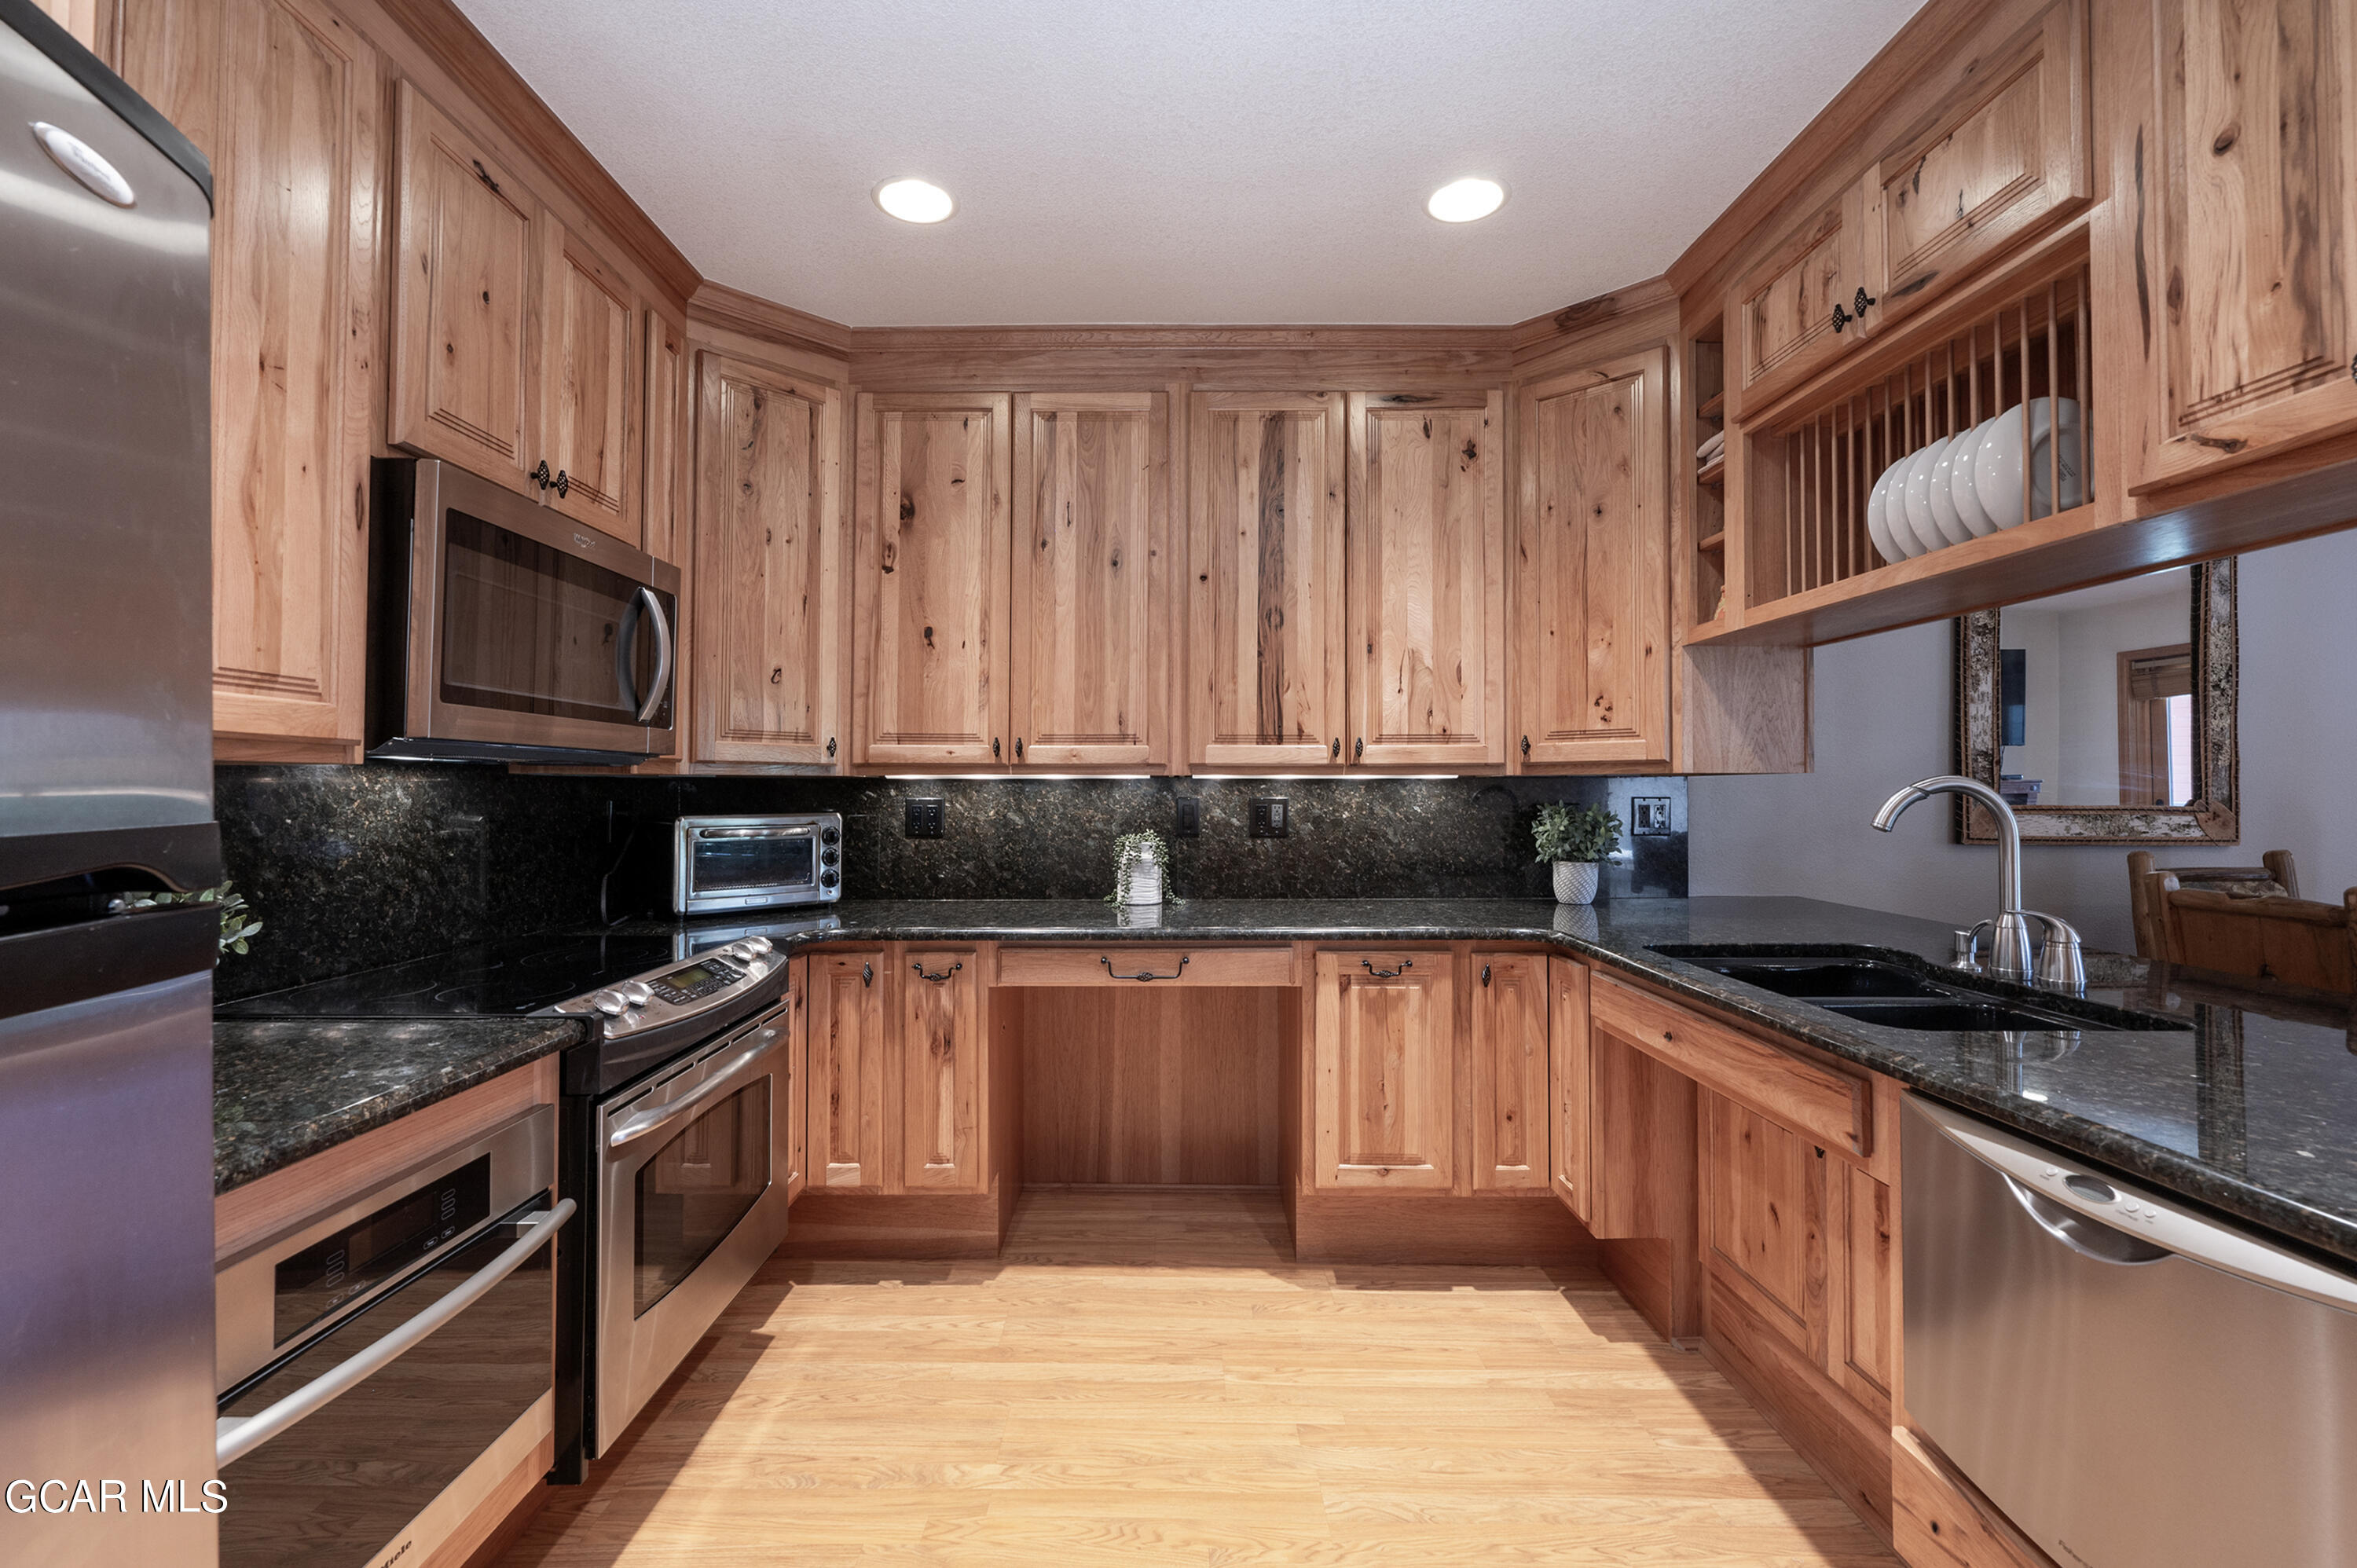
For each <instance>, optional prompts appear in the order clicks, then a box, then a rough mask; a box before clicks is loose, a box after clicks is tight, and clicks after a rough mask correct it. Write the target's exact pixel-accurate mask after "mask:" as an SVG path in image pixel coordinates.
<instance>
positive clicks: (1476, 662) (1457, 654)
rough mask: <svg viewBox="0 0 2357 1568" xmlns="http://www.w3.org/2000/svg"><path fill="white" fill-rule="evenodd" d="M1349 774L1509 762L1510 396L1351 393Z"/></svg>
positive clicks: (1347, 655) (1347, 593) (1346, 658)
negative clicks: (1364, 769)
mask: <svg viewBox="0 0 2357 1568" xmlns="http://www.w3.org/2000/svg"><path fill="white" fill-rule="evenodd" d="M1345 417H1346V421H1347V425H1348V437H1349V448H1350V457H1349V482H1348V493H1347V499H1346V505H1345V509H1344V510H1345V517H1346V519H1347V531H1348V532H1347V566H1346V572H1347V586H1346V591H1345V601H1346V610H1345V617H1344V618H1345V637H1344V641H1343V647H1344V660H1343V662H1344V665H1345V669H1346V673H1347V682H1346V684H1347V687H1348V703H1349V714H1350V732H1349V735H1348V736H1347V738H1346V742H1345V744H1346V746H1347V750H1346V752H1345V757H1347V759H1348V760H1349V761H1351V762H1353V763H1357V762H1369V763H1400V764H1414V765H1420V766H1427V767H1443V768H1446V767H1452V766H1462V765H1478V764H1498V763H1502V762H1504V761H1505V760H1506V742H1505V722H1506V671H1505V663H1506V659H1505V626H1506V587H1505V584H1506V506H1505V485H1506V461H1505V433H1506V407H1505V394H1504V393H1503V392H1460V393H1437V394H1435V393H1403V394H1394V395H1383V394H1372V395H1371V394H1367V393H1362V392H1352V393H1351V394H1350V395H1349V398H1348V399H1347V410H1346V416H1345Z"/></svg>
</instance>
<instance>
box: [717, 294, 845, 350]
mask: <svg viewBox="0 0 2357 1568" xmlns="http://www.w3.org/2000/svg"><path fill="white" fill-rule="evenodd" d="M687 324H688V326H689V327H690V328H694V327H695V326H697V325H699V324H702V325H705V326H710V327H715V328H722V329H724V330H726V331H730V332H741V333H743V334H744V335H745V336H746V337H748V338H759V340H761V341H762V342H764V343H775V344H778V345H780V346H781V347H784V348H788V349H802V350H803V351H805V352H807V353H813V354H823V355H826V356H827V357H828V358H830V359H835V360H848V359H850V358H851V348H852V339H853V338H854V337H855V334H854V333H853V331H852V329H851V328H848V327H845V325H843V323H841V322H840V321H829V320H828V319H827V318H826V317H823V316H813V315H812V314H811V313H810V312H809V311H807V310H796V309H795V308H794V307H793V306H791V305H780V304H779V303H778V302H777V301H775V300H772V299H763V298H762V297H761V296H760V295H758V294H748V293H746V292H745V291H744V290H743V289H741V288H730V287H729V286H728V285H726V284H718V283H712V282H710V281H708V280H707V281H706V282H705V283H703V284H702V285H698V286H697V288H696V289H695V291H694V293H693V294H692V295H689V296H688V301H687Z"/></svg>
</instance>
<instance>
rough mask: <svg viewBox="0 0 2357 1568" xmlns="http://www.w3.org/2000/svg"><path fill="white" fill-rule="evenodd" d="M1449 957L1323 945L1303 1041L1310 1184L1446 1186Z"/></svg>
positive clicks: (1452, 1130)
mask: <svg viewBox="0 0 2357 1568" xmlns="http://www.w3.org/2000/svg"><path fill="white" fill-rule="evenodd" d="M1454 971H1455V961H1454V955H1453V954H1451V953H1449V952H1448V951H1447V950H1407V951H1400V950H1384V951H1376V950H1359V949H1326V950H1320V951H1319V953H1318V966H1317V993H1316V997H1315V1001H1314V1004H1313V1005H1314V1007H1315V1011H1316V1023H1315V1026H1314V1029H1315V1033H1314V1041H1313V1045H1312V1048H1311V1071H1312V1077H1313V1084H1312V1092H1311V1097H1310V1103H1311V1112H1312V1116H1313V1118H1314V1122H1315V1125H1314V1129H1313V1136H1312V1139H1311V1144H1310V1158H1311V1161H1312V1165H1311V1169H1310V1182H1311V1185H1312V1186H1313V1187H1317V1188H1318V1189H1319V1190H1349V1189H1353V1188H1356V1189H1375V1190H1395V1191H1405V1190H1432V1191H1440V1192H1447V1191H1448V1190H1449V1189H1450V1188H1451V1187H1452V1186H1453V1185H1454V1184H1455V1181H1456V1176H1457V1161H1456V1146H1457V1097H1456V1039H1457V1018H1456V997H1455V993H1456V986H1455V979H1454Z"/></svg>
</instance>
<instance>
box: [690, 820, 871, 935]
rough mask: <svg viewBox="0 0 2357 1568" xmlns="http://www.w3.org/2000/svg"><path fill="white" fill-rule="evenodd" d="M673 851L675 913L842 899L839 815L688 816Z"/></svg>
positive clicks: (841, 845)
mask: <svg viewBox="0 0 2357 1568" xmlns="http://www.w3.org/2000/svg"><path fill="white" fill-rule="evenodd" d="M675 845H676V847H675V850H674V853H673V860H672V908H673V910H675V911H676V912H678V913H680V914H682V915H694V914H702V913H705V912H708V911H711V910H715V909H754V908H763V907H765V906H768V905H771V904H830V903H833V902H834V900H836V899H837V898H840V897H843V819H842V818H841V817H839V816H837V815H836V814H835V813H834V812H833V811H817V812H812V813H808V814H805V815H802V816H780V817H682V818H680V819H679V826H678V829H677V830H676V838H675Z"/></svg>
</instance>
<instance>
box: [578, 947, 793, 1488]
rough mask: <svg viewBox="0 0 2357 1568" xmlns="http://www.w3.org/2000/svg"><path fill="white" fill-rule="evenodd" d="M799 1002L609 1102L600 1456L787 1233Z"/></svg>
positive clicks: (600, 1137)
mask: <svg viewBox="0 0 2357 1568" xmlns="http://www.w3.org/2000/svg"><path fill="white" fill-rule="evenodd" d="M707 962H709V960H697V961H692V962H691V963H690V964H689V965H687V966H685V967H684V968H683V969H682V970H674V971H672V972H671V978H672V979H673V980H678V979H679V977H680V976H681V975H683V974H687V975H690V976H691V977H692V976H693V974H694V972H695V971H697V970H698V969H700V968H701V967H702V966H703V965H704V964H705V963H707ZM676 988H677V989H693V988H694V983H693V982H692V980H691V981H683V982H681V983H680V985H679V986H677V987H676ZM792 1011H793V997H792V995H791V993H789V994H787V995H785V996H782V997H780V998H778V999H776V1000H775V1002H774V1003H773V1004H771V1005H770V1006H768V1007H766V1008H764V1009H763V1010H762V1011H760V1012H759V1013H757V1014H755V1015H753V1016H752V1017H751V1018H750V1019H748V1020H747V1021H745V1022H743V1023H741V1024H739V1025H737V1026H734V1027H732V1028H730V1029H728V1030H726V1032H725V1033H723V1034H721V1035H720V1036H718V1037H717V1038H716V1039H713V1040H712V1041H710V1042H709V1043H707V1044H705V1045H703V1046H700V1047H697V1048H696V1049H694V1051H692V1052H690V1053H689V1054H688V1055H687V1056H685V1057H684V1058H682V1059H680V1060H679V1061H677V1062H675V1063H674V1064H673V1065H672V1066H670V1067H667V1068H664V1069H662V1070H660V1071H658V1072H656V1073H654V1074H653V1075H652V1076H651V1077H650V1078H648V1079H645V1080H644V1081H642V1082H640V1083H637V1084H634V1085H632V1086H630V1087H628V1088H625V1089H623V1090H620V1091H619V1092H617V1093H614V1094H611V1095H608V1096H607V1097H606V1098H605V1099H604V1100H602V1101H600V1102H599V1104H598V1106H597V1115H596V1117H595V1119H594V1121H593V1122H592V1126H593V1127H594V1129H595V1137H596V1144H597V1203H596V1208H597V1266H596V1268H595V1271H594V1273H595V1296H596V1299H595V1302H594V1304H593V1308H592V1313H593V1318H592V1320H593V1324H594V1329H593V1335H594V1341H595V1350H594V1354H593V1355H592V1356H591V1358H590V1366H591V1368H592V1386H591V1390H590V1398H589V1406H590V1408H589V1412H588V1414H589V1420H588V1423H587V1428H588V1430H587V1434H585V1435H587V1438H588V1439H589V1441H588V1444H587V1447H588V1451H589V1455H590V1456H592V1457H594V1456H595V1455H598V1454H602V1453H604V1452H606V1451H607V1450H608V1449H609V1448H611V1447H612V1446H613V1444H614V1443H615V1441H616V1440H617V1439H619V1437H620V1436H621V1435H622V1432H623V1430H624V1429H625V1428H626V1427H628V1426H629V1425H630V1421H631V1419H632V1418H633V1417H635V1416H636V1415H637V1414H638V1413H639V1412H640V1410H642V1409H643V1408H645V1405H646V1402H647V1401H648V1400H649V1399H650V1398H651V1397H652V1396H653V1394H654V1391H656V1390H657V1389H658V1388H660V1387H662V1381H663V1380H664V1379H665V1378H667V1377H669V1376H670V1375H671V1373H672V1371H673V1369H675V1368H676V1367H677V1366H678V1365H679V1363H680V1360H681V1359H682V1358H683V1357H684V1356H685V1355H686V1354H687V1352H688V1351H689V1350H690V1349H691V1348H694V1344H695V1342H696V1340H697V1339H699V1338H701V1337H703V1335H704V1333H705V1330H706V1329H708V1328H710V1327H711V1326H712V1323H713V1320H714V1319H715V1318H716V1317H717V1316H719V1315H720V1313H721V1311H722V1309H723V1308H725V1307H726V1305H728V1303H729V1302H730V1301H732V1300H733V1299H735V1297H736V1295H737V1292H738V1291H740V1290H742V1289H743V1288H744V1287H745V1284H746V1282H748V1280H750V1279H751V1278H752V1277H753V1273H754V1271H755V1270H757V1269H759V1267H760V1265H761V1263H762V1262H763V1260H765V1259H767V1258H768V1257H769V1256H770V1253H771V1252H773V1251H776V1250H777V1247H778V1244H779V1243H780V1241H782V1240H785V1234H786V1177H787V1176H788V1174H789V1171H788V1166H787V1161H788V1159H789V1158H790V1150H789V1147H788V1140H787V1120H786V1110H787V1105H788V1098H787V1076H788V1072H789V1070H790V1069H789V1063H790V1060H791V1056H790V1053H789V1052H788V1051H787V1049H786V1044H787V1041H788V1040H789V1039H790V1038H791V1036H792Z"/></svg>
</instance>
